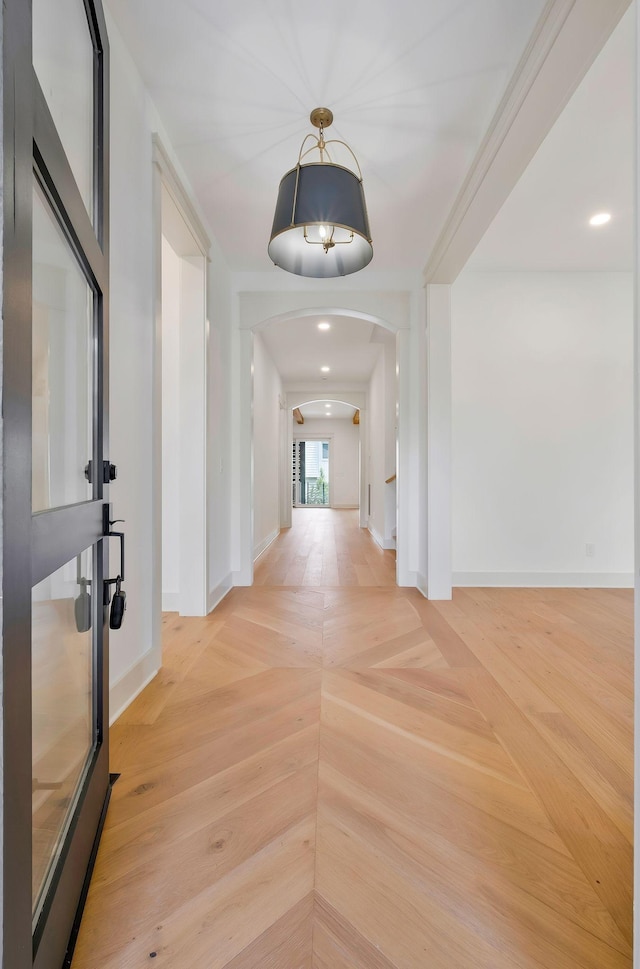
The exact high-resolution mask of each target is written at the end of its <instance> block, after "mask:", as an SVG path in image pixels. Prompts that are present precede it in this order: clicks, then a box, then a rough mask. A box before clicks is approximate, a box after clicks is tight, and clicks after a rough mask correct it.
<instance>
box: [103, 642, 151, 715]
mask: <svg viewBox="0 0 640 969" xmlns="http://www.w3.org/2000/svg"><path fill="white" fill-rule="evenodd" d="M159 669H160V663H159V662H158V656H157V652H156V650H153V649H149V650H147V652H146V653H145V654H144V655H143V656H141V657H140V659H139V660H138V661H137V663H134V664H133V666H130V667H129V669H128V670H127V671H126V672H125V673H123V674H122V676H121V677H120V679H118V680H116V682H115V683H113V684H112V685H111V686H110V688H109V706H110V710H111V711H112V712H111V714H110V717H109V726H112V725H113V724H114V723H115V722H116V720H117V719H118V717H119V716H121V715H122V714H123V713H124V711H125V710H126V709H127V707H129V706H130V705H131V704H132V703H133V701H134V700H135V698H136V697H137V696H139V695H140V694H141V693H142V691H143V690H144V688H145V687H146V686H148V685H149V683H151V680H152V679H153V678H154V677H155V676H157V674H158V670H159ZM113 711H115V712H113Z"/></svg>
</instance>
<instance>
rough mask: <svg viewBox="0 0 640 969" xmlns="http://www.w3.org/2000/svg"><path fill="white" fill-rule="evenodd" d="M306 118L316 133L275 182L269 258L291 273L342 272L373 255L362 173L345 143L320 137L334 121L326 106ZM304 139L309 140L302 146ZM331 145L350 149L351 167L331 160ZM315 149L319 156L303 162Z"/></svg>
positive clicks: (360, 266)
mask: <svg viewBox="0 0 640 969" xmlns="http://www.w3.org/2000/svg"><path fill="white" fill-rule="evenodd" d="M310 119H311V124H312V125H314V126H315V127H316V128H318V129H319V131H320V133H319V135H315V134H308V135H307V136H306V138H305V139H304V141H303V142H302V145H301V147H300V154H299V155H298V164H297V165H296V167H295V168H292V169H291V171H290V172H287V174H286V175H285V176H284V177H283V179H282V181H281V182H280V188H279V190H278V199H277V201H276V211H275V215H274V218H273V228H272V230H271V239H270V240H269V248H268V251H269V256H270V257H271V259H272V261H273V263H274V264H275V265H276V266H279V267H280V268H281V269H286V271H287V272H290V273H295V274H296V276H313V277H315V278H317V279H322V278H325V279H326V278H330V277H333V276H347V275H349V273H355V272H358V270H360V269H364V267H365V266H367V265H368V264H369V263H370V262H371V258H372V256H373V246H372V245H371V233H370V231H369V219H368V217H367V206H366V202H365V198H364V189H363V187H362V172H361V171H360V166H359V164H358V159H357V158H356V156H355V155H354V153H353V151H352V150H351V148H349V146H348V145H347V144H345V142H344V141H338V140H332V141H325V139H324V132H325V128H328V127H329V125H330V124H331V123H332V121H333V114H332V112H331V111H330V110H329V108H315V109H314V110H313V111H312V112H311V117H310ZM309 139H312V140H313V142H314V144H312V145H311V147H309V148H307V147H306V145H307V142H308V140H309ZM335 145H342V146H343V148H346V150H347V151H348V152H349V154H350V155H351V157H352V158H353V161H354V163H355V170H354V171H352V170H351V169H350V168H345V167H344V166H343V165H337V164H335V162H334V161H332V157H331V154H332V153H334V149H333V147H331V148H330V146H335ZM314 152H315V153H317V155H318V157H319V160H314V161H305V159H307V158H308V157H309V156H310V155H311V154H312V153H314Z"/></svg>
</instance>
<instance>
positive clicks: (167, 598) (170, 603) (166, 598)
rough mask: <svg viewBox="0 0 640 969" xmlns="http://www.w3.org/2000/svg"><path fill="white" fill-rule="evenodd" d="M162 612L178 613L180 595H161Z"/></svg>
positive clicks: (166, 593) (173, 593) (169, 593)
mask: <svg viewBox="0 0 640 969" xmlns="http://www.w3.org/2000/svg"><path fill="white" fill-rule="evenodd" d="M162 611H163V612H180V593H179V592H163V593H162Z"/></svg>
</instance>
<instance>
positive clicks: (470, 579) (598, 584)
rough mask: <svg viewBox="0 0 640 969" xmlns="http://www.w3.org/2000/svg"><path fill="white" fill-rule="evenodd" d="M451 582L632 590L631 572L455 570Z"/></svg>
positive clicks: (518, 587)
mask: <svg viewBox="0 0 640 969" xmlns="http://www.w3.org/2000/svg"><path fill="white" fill-rule="evenodd" d="M452 578H453V585H454V586H456V585H457V586H461V587H463V588H464V587H471V586H475V587H477V588H482V587H485V588H501V587H502V588H514V589H528V588H532V589H633V572H454V573H453V577H452Z"/></svg>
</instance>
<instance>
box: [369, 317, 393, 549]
mask: <svg viewBox="0 0 640 969" xmlns="http://www.w3.org/2000/svg"><path fill="white" fill-rule="evenodd" d="M396 400H397V393H396V354H395V338H394V337H393V336H392V335H391V334H387V335H386V336H385V338H384V342H383V343H382V345H381V349H380V355H379V357H378V360H377V363H376V365H375V367H374V369H373V373H372V374H371V380H370V382H369V410H368V421H369V433H368V440H369V484H370V486H371V510H370V514H369V530H370V532H371V534H372V535H373V537H374V538H375V540H376V541H377V542H378V544H379V545H381V546H382V548H395V529H396V522H395V489H396V484H395V482H393V483H392V484H386V483H385V482H386V480H387V478H390V477H392V476H393V475H394V474H395V473H396Z"/></svg>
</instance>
